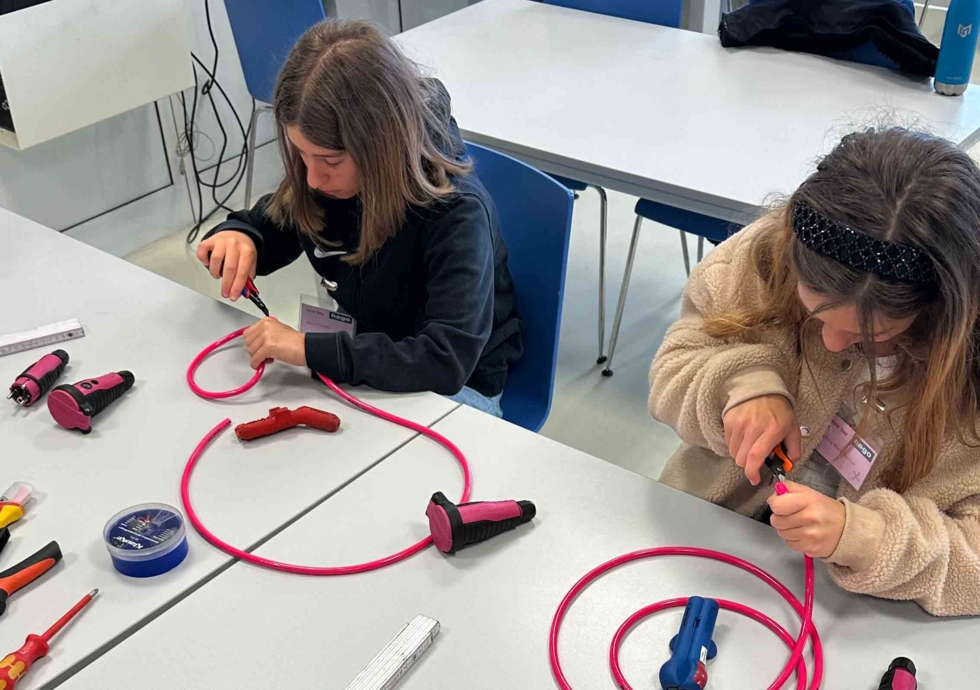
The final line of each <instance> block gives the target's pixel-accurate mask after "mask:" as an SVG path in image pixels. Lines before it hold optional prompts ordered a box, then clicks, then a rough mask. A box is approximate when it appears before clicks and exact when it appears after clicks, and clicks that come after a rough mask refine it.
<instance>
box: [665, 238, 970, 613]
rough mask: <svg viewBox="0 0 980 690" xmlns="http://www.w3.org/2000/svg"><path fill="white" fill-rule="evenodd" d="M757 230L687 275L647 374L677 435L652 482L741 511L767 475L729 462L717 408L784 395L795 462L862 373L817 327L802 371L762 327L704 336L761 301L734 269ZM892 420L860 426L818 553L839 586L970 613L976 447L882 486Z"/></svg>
mask: <svg viewBox="0 0 980 690" xmlns="http://www.w3.org/2000/svg"><path fill="white" fill-rule="evenodd" d="M762 230H763V227H762V224H760V223H756V224H753V225H752V226H749V227H748V228H746V229H744V230H743V231H742V232H740V233H738V234H737V235H735V236H734V237H732V238H731V239H729V240H728V241H726V242H724V243H723V244H722V245H720V246H719V247H717V248H716V249H715V250H714V251H712V252H711V254H710V255H709V256H708V257H707V258H706V259H705V260H704V261H703V262H701V263H700V264H699V265H698V266H697V268H696V269H695V270H694V271H693V272H692V274H691V279H690V281H689V282H688V284H687V288H686V289H685V291H684V298H683V304H682V307H681V316H680V318H679V319H678V320H677V322H676V323H674V325H673V326H671V328H670V330H669V331H668V332H667V335H666V337H665V339H664V342H663V345H662V346H661V347H660V350H659V351H658V352H657V355H656V358H655V359H654V361H653V367H652V369H651V371H650V385H651V392H650V400H649V405H650V412H651V414H652V415H653V416H654V418H656V419H658V420H660V421H662V422H664V423H666V424H669V425H670V426H671V427H673V428H674V430H675V431H676V432H677V434H678V435H679V436H680V437H681V439H682V440H683V441H684V444H683V445H682V446H681V448H680V449H679V450H678V451H677V453H675V455H674V456H673V457H672V458H671V459H670V461H669V462H668V464H667V466H666V467H665V468H664V471H663V474H662V475H661V477H660V480H661V481H662V482H664V483H665V484H668V485H670V486H673V487H675V488H678V489H680V490H682V491H685V492H687V493H690V494H693V495H695V496H699V497H701V498H704V499H706V500H709V501H711V502H713V503H717V504H719V505H723V506H725V507H727V508H730V509H731V510H735V511H737V512H739V513H741V514H743V515H758V514H759V513H760V512H761V510H762V509H763V504H764V503H765V501H766V499H767V498H768V497H769V495H770V494H771V492H772V489H771V487H770V486H768V485H767V484H766V483H765V482H763V484H762V485H761V486H759V487H753V486H752V485H751V484H749V482H748V480H747V479H746V478H745V476H744V474H743V473H742V470H740V469H739V468H738V467H737V466H736V465H735V462H734V461H733V460H732V458H731V456H730V455H729V453H728V448H727V446H726V444H725V434H724V427H723V425H722V416H723V415H724V414H725V412H727V411H728V410H729V409H731V408H732V407H734V406H735V405H738V404H739V403H742V402H745V401H747V400H750V399H752V398H757V397H760V396H763V395H772V394H777V395H782V396H785V397H786V398H787V399H788V400H789V401H790V402H791V403H792V405H793V408H794V410H795V413H796V416H797V419H798V420H799V423H800V424H801V425H806V426H808V427H809V428H810V432H811V433H810V434H809V436H807V437H805V438H804V439H803V459H802V460H801V462H800V463H799V464H800V466H802V465H803V464H804V463H806V462H808V460H809V457H810V454H811V453H812V452H813V450H814V448H815V447H816V446H817V445H818V444H819V443H820V440H821V439H822V438H823V435H824V432H825V431H826V430H827V427H828V426H829V424H830V421H831V420H832V419H833V417H834V415H835V414H837V411H838V407H839V403H840V401H841V400H842V399H843V398H844V396H845V394H850V393H851V392H852V391H853V389H854V386H855V385H856V381H857V378H858V376H859V372H860V371H861V366H859V365H860V364H861V362H860V361H859V360H856V359H855V358H856V356H857V355H856V354H855V352H853V351H845V352H843V353H831V352H828V351H827V350H826V349H825V348H824V347H823V346H822V344H821V343H820V336H819V333H816V332H815V331H816V329H813V331H814V332H812V333H811V337H813V338H814V339H815V340H814V343H813V345H812V346H808V350H807V351H808V355H809V356H808V359H809V362H810V367H811V368H812V372H813V373H812V375H811V374H810V372H809V371H808V370H807V369H806V367H805V366H803V363H802V361H801V357H800V356H799V355H798V354H797V352H796V348H795V345H794V343H793V342H792V340H793V339H792V338H791V337H790V336H789V335H788V334H785V333H777V332H769V333H765V334H764V335H763V336H762V339H761V341H760V342H757V343H748V342H741V341H734V340H718V339H714V338H711V337H709V336H708V335H706V334H705V333H704V331H703V330H702V318H703V317H704V316H706V315H713V314H718V313H723V312H725V311H727V309H728V308H729V307H730V306H731V305H734V304H737V303H739V302H741V303H752V302H754V301H756V300H759V299H761V291H762V283H761V281H758V282H757V283H755V284H754V286H753V287H752V288H751V289H746V288H745V287H744V284H743V283H744V281H743V280H742V278H743V276H745V275H746V274H752V273H753V272H754V269H753V265H752V261H751V257H750V247H749V245H750V242H751V240H752V239H753V237H755V236H757V235H758V233H759V232H761V231H762ZM882 402H884V403H885V404H886V406H887V405H888V403H889V400H888V398H883V400H882ZM892 423H893V424H894V427H895V428H892V426H891V425H890V424H889V422H888V421H887V419H886V418H885V415H884V414H880V415H877V416H876V418H875V420H874V426H873V428H871V429H870V430H869V432H868V434H867V436H869V437H871V436H874V437H877V438H878V439H881V440H882V441H883V444H882V447H881V448H879V455H878V457H877V460H876V462H875V464H874V466H873V467H872V469H871V472H870V474H869V475H868V477H867V479H866V480H865V482H864V484H863V485H862V487H861V490H860V491H855V490H854V489H853V488H852V487H851V486H850V484H848V483H847V482H846V481H843V480H842V481H841V483H840V488H839V489H838V497H839V500H840V501H841V502H842V503H843V504H844V506H845V507H846V523H845V526H844V532H843V535H842V537H841V540H840V544H839V545H838V547H837V550H836V551H834V553H833V554H831V556H830V557H829V558H827V559H826V561H827V562H828V565H829V568H830V572H831V575H832V576H833V578H834V579H835V580H836V581H837V582H838V584H840V586H841V587H843V588H845V589H847V590H849V591H852V592H859V593H863V594H871V595H874V596H878V597H882V598H886V599H898V600H914V601H916V602H917V603H918V604H919V605H920V606H922V608H923V609H925V610H926V611H928V612H929V613H931V614H934V615H937V616H953V615H964V614H971V615H980V449H976V448H969V447H966V446H964V445H962V444H959V443H957V442H956V440H955V438H952V439H950V440H949V441H948V442H947V443H946V445H945V447H944V449H943V452H942V455H941V459H940V461H939V462H938V463H937V465H936V467H935V468H934V470H933V471H932V472H931V473H930V474H929V475H928V476H927V477H925V478H923V479H922V480H921V481H919V482H918V483H917V484H916V485H915V486H913V487H912V488H911V489H910V490H909V491H908V492H906V493H905V494H903V495H899V494H897V493H895V492H894V491H891V490H889V489H887V488H885V477H886V475H887V473H888V471H889V469H890V468H892V467H894V466H895V465H896V464H898V463H901V462H902V458H900V457H896V452H895V446H896V443H895V442H894V440H895V439H896V438H898V434H900V433H901V430H902V427H903V424H904V415H903V413H902V411H901V410H900V409H899V410H898V411H897V412H896V413H895V414H893V415H892ZM790 478H791V479H792V474H791V475H790Z"/></svg>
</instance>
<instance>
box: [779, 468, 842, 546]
mask: <svg viewBox="0 0 980 690" xmlns="http://www.w3.org/2000/svg"><path fill="white" fill-rule="evenodd" d="M784 483H785V484H786V488H787V489H789V493H787V494H783V495H782V496H776V495H773V496H772V497H770V498H769V507H770V508H772V518H771V519H770V521H769V522H770V524H772V526H773V527H775V528H776V531H777V532H778V534H779V536H780V537H782V539H783V541H785V542H786V546H788V547H789V548H791V549H793V550H794V551H800V552H801V553H805V554H806V555H808V556H812V557H813V558H828V557H829V556H830V555H831V554H832V553H833V552H834V551H836V550H837V544H839V543H840V538H841V535H842V534H844V518H845V516H846V515H847V510H846V508H844V504H843V503H841V502H840V501H835V500H834V499H832V498H829V497H827V496H824V495H823V494H822V493H820V492H819V491H814V490H813V489H811V488H809V487H807V486H803V485H802V484H797V483H795V482H784Z"/></svg>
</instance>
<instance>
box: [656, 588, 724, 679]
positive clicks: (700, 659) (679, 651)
mask: <svg viewBox="0 0 980 690" xmlns="http://www.w3.org/2000/svg"><path fill="white" fill-rule="evenodd" d="M717 618H718V602H717V601H715V600H714V599H702V598H701V597H691V598H690V599H688V600H687V606H686V607H684V618H683V620H681V629H680V632H679V633H677V634H676V635H675V636H674V639H672V640H671V641H670V654H671V656H670V659H669V660H668V661H667V663H665V664H664V665H663V666H661V667H660V686H661V687H662V688H663V690H704V686H705V685H707V684H708V670H707V668H705V665H704V664H705V662H706V661H707V660H708V659H714V658H715V655H717V654H718V647H717V646H716V645H715V643H714V642H712V640H711V636H712V634H713V633H714V631H715V620H716V619H717Z"/></svg>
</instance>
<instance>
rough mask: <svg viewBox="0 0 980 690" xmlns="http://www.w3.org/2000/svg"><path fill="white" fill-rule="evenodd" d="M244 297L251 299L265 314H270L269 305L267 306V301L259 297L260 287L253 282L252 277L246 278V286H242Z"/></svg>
mask: <svg viewBox="0 0 980 690" xmlns="http://www.w3.org/2000/svg"><path fill="white" fill-rule="evenodd" d="M242 297H244V298H245V299H247V300H249V301H251V302H252V304H254V305H255V306H256V307H258V308H259V311H261V312H262V313H263V314H265V315H266V316H268V315H269V307H267V306H265V302H263V301H262V298H261V297H259V289H258V288H257V287H255V283H254V282H252V279H251V278H248V279H246V280H245V287H244V288H242Z"/></svg>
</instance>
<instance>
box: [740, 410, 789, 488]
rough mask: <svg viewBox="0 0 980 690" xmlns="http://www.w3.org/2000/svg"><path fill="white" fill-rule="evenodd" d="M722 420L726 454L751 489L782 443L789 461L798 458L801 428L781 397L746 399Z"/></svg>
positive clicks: (756, 483) (757, 482)
mask: <svg viewBox="0 0 980 690" xmlns="http://www.w3.org/2000/svg"><path fill="white" fill-rule="evenodd" d="M722 421H723V423H724V425H725V443H727V444H728V452H729V453H731V454H732V457H733V458H735V464H736V465H738V466H739V467H741V468H743V469H744V470H745V476H746V478H747V479H748V480H749V481H750V482H752V485H753V486H757V485H758V484H759V481H760V476H759V469H760V468H761V467H762V465H763V463H764V462H765V461H766V458H767V457H768V456H769V454H770V453H771V452H772V449H773V448H775V447H776V446H778V445H779V443H780V442H781V441H785V443H786V450H787V451H788V453H789V459H790V460H792V461H793V462H796V461H797V460H799V459H800V454H801V451H800V444H801V443H802V438H801V435H800V427H799V425H798V424H797V423H796V415H794V414H793V408H792V407H791V406H790V404H789V401H788V400H787V399H786V398H784V397H783V396H781V395H764V396H762V397H761V398H753V399H752V400H747V401H745V402H744V403H742V404H741V405H736V406H735V407H733V408H732V409H730V410H729V411H728V414H726V415H725V417H724V419H723V420H722Z"/></svg>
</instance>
